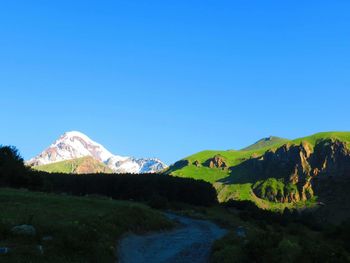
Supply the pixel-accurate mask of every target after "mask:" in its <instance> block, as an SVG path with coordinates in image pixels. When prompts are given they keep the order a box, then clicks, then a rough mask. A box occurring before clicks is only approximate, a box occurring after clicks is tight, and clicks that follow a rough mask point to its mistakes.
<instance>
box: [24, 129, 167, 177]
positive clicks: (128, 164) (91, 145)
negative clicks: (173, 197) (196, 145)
mask: <svg viewBox="0 0 350 263" xmlns="http://www.w3.org/2000/svg"><path fill="white" fill-rule="evenodd" d="M83 157H91V158H93V159H94V160H95V161H98V162H100V163H103V164H104V165H106V167H108V168H109V169H111V171H113V172H114V173H154V172H159V171H162V170H164V169H165V168H166V167H167V166H166V164H165V163H163V162H162V161H160V160H159V159H157V158H140V159H137V158H134V157H127V156H120V155H114V154H112V153H111V152H110V151H108V150H107V149H106V148H105V147H104V146H102V145H101V144H99V143H97V142H95V141H93V140H92V139H90V138H89V137H88V136H86V135H85V134H83V133H81V132H78V131H71V132H66V133H64V134H63V135H62V136H60V137H59V138H58V139H57V140H56V141H55V142H54V143H53V144H51V145H50V146H49V147H48V148H47V149H45V150H44V151H43V152H41V153H40V154H39V155H38V156H36V157H34V158H32V159H30V160H29V161H27V165H30V166H32V167H38V169H40V167H41V168H42V167H45V169H48V170H51V168H50V165H51V164H55V163H58V162H65V161H71V160H75V159H79V158H83ZM90 160H91V159H90ZM56 167H59V166H57V165H56ZM62 167H63V166H62ZM94 167H96V166H94ZM58 172H59V171H58ZM89 172H95V171H94V170H92V171H89Z"/></svg>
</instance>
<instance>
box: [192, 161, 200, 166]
mask: <svg viewBox="0 0 350 263" xmlns="http://www.w3.org/2000/svg"><path fill="white" fill-rule="evenodd" d="M193 165H194V166H196V167H200V166H201V163H200V162H199V161H198V160H195V161H194V162H193Z"/></svg>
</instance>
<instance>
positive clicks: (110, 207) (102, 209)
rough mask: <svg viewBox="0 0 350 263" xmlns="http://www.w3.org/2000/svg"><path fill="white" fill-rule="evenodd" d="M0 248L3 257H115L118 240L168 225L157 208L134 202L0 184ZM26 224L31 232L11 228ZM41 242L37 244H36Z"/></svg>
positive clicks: (21, 259) (96, 259)
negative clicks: (5, 251)
mask: <svg viewBox="0 0 350 263" xmlns="http://www.w3.org/2000/svg"><path fill="white" fill-rule="evenodd" d="M0 200H1V210H0V247H7V248H10V253H9V254H7V255H1V260H4V262H9V263H11V262H57V263H58V262H72V263H73V262H114V261H115V254H116V253H115V246H116V241H117V239H118V238H119V237H120V236H121V235H122V234H123V233H126V232H128V231H133V232H137V233H142V232H145V231H151V230H161V229H166V228H170V227H172V224H171V223H170V222H169V221H168V220H167V219H166V218H165V217H164V216H163V215H162V214H160V213H159V212H156V211H153V210H151V209H149V208H148V207H146V206H144V205H141V204H137V203H134V202H125V201H115V200H111V199H108V198H102V197H72V196H66V195H55V194H45V193H35V192H29V191H23V190H13V189H5V188H0ZM22 224H29V225H33V226H34V227H35V229H36V235H35V236H17V235H14V234H12V233H11V229H12V227H14V226H16V225H22ZM39 246H41V249H39Z"/></svg>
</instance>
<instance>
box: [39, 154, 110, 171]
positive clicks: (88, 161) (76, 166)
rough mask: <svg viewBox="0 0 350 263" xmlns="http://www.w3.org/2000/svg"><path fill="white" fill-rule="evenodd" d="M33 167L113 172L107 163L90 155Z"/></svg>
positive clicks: (52, 169) (45, 169) (44, 169)
mask: <svg viewBox="0 0 350 263" xmlns="http://www.w3.org/2000/svg"><path fill="white" fill-rule="evenodd" d="M33 169H35V170H38V171H43V172H49V173H74V174H84V173H113V171H112V170H111V169H110V168H109V167H107V165H105V164H104V163H102V162H99V161H97V160H95V159H94V158H92V157H82V158H78V159H73V160H68V161H62V162H57V163H52V164H46V165H40V166H35V167H33Z"/></svg>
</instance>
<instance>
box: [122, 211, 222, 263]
mask: <svg viewBox="0 0 350 263" xmlns="http://www.w3.org/2000/svg"><path fill="white" fill-rule="evenodd" d="M166 216H167V217H168V218H170V219H171V220H175V221H177V222H178V223H180V225H181V226H180V227H178V228H176V229H174V230H172V231H168V232H161V233H154V234H149V235H140V236H138V235H129V236H127V237H125V238H124V239H122V240H121V241H120V244H119V247H118V251H119V262H120V263H142V262H145V263H146V262H147V263H148V262H149V263H163V262H164V263H165V262H167V263H187V262H190V263H204V262H207V261H208V258H209V254H210V248H211V246H212V244H213V242H214V241H215V240H216V239H219V238H221V237H222V236H224V235H225V234H226V230H224V229H222V228H220V227H218V226H217V225H215V224H214V223H212V222H210V221H204V220H195V219H191V218H188V217H183V216H178V215H174V214H166Z"/></svg>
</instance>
